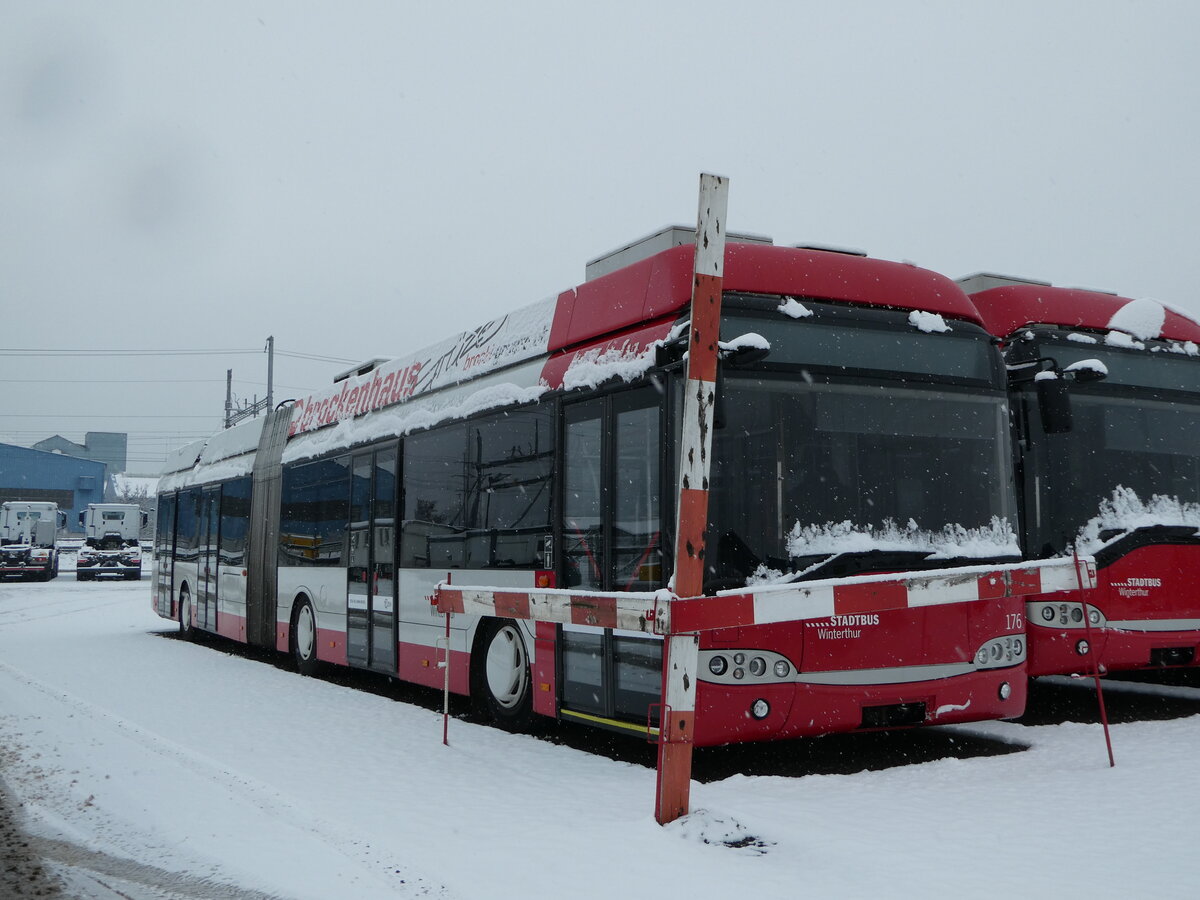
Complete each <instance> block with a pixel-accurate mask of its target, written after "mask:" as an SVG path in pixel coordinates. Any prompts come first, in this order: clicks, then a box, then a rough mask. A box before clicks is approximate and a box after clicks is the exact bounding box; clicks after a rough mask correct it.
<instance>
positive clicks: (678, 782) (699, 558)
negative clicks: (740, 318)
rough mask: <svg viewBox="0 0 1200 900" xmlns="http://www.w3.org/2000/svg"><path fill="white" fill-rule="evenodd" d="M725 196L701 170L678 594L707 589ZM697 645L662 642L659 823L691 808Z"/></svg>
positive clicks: (682, 638) (684, 638) (686, 640)
mask: <svg viewBox="0 0 1200 900" xmlns="http://www.w3.org/2000/svg"><path fill="white" fill-rule="evenodd" d="M728 199H729V181H728V179H725V178H721V177H718V176H716V175H701V176H700V210H699V215H698V217H697V223H696V265H695V277H694V280H693V282H692V321H691V327H690V335H689V340H688V363H687V385H686V389H685V390H684V407H683V427H682V435H681V438H680V452H679V495H678V497H679V500H678V504H677V515H676V528H675V579H674V580H675V585H674V589H675V594H676V596H679V597H696V596H699V595H700V594H701V593H703V590H704V559H705V541H704V532H705V529H706V527H707V525H708V478H709V473H710V471H711V460H710V453H711V450H712V414H713V407H714V403H715V400H716V381H717V342H718V340H719V339H720V326H721V281H722V278H723V276H724V269H725V210H726V207H727V205H728ZM699 647H700V639H699V637H698V636H697V635H695V634H672V635H669V636H668V637H667V638H666V639H665V640H664V641H663V706H662V721H661V722H660V723H659V744H658V785H657V794H656V799H655V806H654V817H655V819H657V820H658V823H659V824H660V825H665V824H667V823H668V822H673V821H675V820H676V819H678V818H679V817H680V816H684V815H687V812H688V798H689V795H690V792H691V780H692V735H693V733H694V730H695V722H694V719H695V711H696V667H697V665H698V663H699Z"/></svg>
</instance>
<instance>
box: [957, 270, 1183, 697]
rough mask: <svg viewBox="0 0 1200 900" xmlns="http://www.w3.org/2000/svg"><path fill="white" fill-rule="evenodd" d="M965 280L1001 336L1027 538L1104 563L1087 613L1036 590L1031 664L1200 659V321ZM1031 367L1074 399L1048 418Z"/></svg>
mask: <svg viewBox="0 0 1200 900" xmlns="http://www.w3.org/2000/svg"><path fill="white" fill-rule="evenodd" d="M961 284H962V285H963V286H964V287H965V288H966V289H967V290H968V291H970V292H971V297H972V300H973V301H974V303H975V305H976V306H977V307H978V308H979V310H980V313H981V315H983V317H984V319H985V321H986V322H987V323H988V327H989V329H990V330H991V331H992V333H993V334H995V335H996V336H997V337H1000V338H1003V340H1004V345H1005V356H1006V359H1007V362H1008V368H1009V373H1010V378H1011V381H1012V397H1013V412H1014V416H1013V427H1014V436H1015V443H1016V448H1017V455H1018V474H1019V483H1020V491H1021V498H1022V528H1021V535H1022V543H1023V549H1024V551H1025V553H1026V555H1027V556H1028V557H1029V558H1031V559H1037V558H1048V557H1053V556H1058V555H1062V554H1066V553H1069V552H1071V551H1072V550H1079V551H1080V552H1084V553H1087V554H1090V555H1094V557H1095V559H1096V564H1097V570H1098V576H1099V585H1098V587H1097V589H1096V590H1095V591H1094V592H1093V593H1092V594H1091V596H1090V598H1089V600H1088V604H1087V608H1086V611H1085V609H1084V605H1083V604H1082V603H1080V602H1078V601H1077V600H1076V599H1075V598H1073V597H1069V596H1064V595H1059V596H1042V597H1034V598H1031V599H1030V600H1029V602H1028V604H1027V618H1028V626H1029V627H1028V634H1029V671H1030V674H1031V675H1035V676H1037V675H1053V674H1080V673H1090V672H1092V671H1093V670H1094V669H1096V670H1098V671H1099V672H1100V673H1104V672H1111V671H1119V670H1131V669H1153V668H1161V667H1173V666H1192V665H1196V664H1197V663H1198V662H1200V652H1198V651H1200V325H1198V324H1197V323H1196V322H1195V321H1193V320H1192V319H1190V318H1188V317H1187V316H1184V315H1182V314H1180V313H1178V312H1175V311H1173V310H1170V309H1165V308H1164V307H1162V306H1161V305H1160V304H1157V303H1155V302H1153V301H1148V300H1131V299H1129V298H1126V297H1119V296H1115V295H1112V294H1104V293H1099V292H1096V291H1085V290H1074V289H1066V288H1056V287H1052V286H1050V285H1048V284H1045V283H1041V282H1029V281H1021V280H1018V279H1010V278H1005V277H1002V276H994V275H980V276H973V277H972V278H969V279H964V280H963V281H962V282H961ZM1068 370H1073V371H1068ZM1081 371H1082V374H1083V376H1085V377H1076V376H1077V375H1078V374H1079V373H1080V372H1081ZM1097 376H1102V377H1097ZM1035 379H1042V380H1043V381H1049V382H1050V385H1049V387H1054V383H1055V382H1057V384H1058V386H1059V388H1058V389H1059V390H1060V391H1061V390H1065V391H1066V392H1067V394H1068V397H1067V399H1069V403H1065V404H1062V412H1060V413H1058V414H1053V413H1052V414H1051V415H1050V417H1049V418H1048V419H1047V418H1044V417H1043V416H1042V415H1041V412H1040V406H1039V397H1038V384H1039V382H1038V380H1035ZM1043 387H1046V385H1045V384H1043ZM1043 405H1044V404H1043ZM1064 415H1065V416H1066V421H1063V420H1062V416H1064ZM1056 418H1058V419H1059V420H1058V421H1055V419H1056ZM1085 614H1086V615H1087V616H1088V617H1089V621H1087V622H1085V621H1084V616H1085ZM1089 631H1090V634H1089Z"/></svg>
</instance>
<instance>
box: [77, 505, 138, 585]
mask: <svg viewBox="0 0 1200 900" xmlns="http://www.w3.org/2000/svg"><path fill="white" fill-rule="evenodd" d="M145 524H146V514H145V513H144V512H142V509H141V507H139V506H138V505H137V504H134V503H89V504H88V508H87V509H85V510H84V511H83V512H81V513H80V514H79V525H80V527H82V528H83V534H84V541H83V546H82V547H80V548H79V556H78V558H77V560H76V562H75V579H76V580H77V581H93V580H95V579H96V578H97V577H100V576H104V577H108V576H116V577H120V578H128V579H131V580H134V581H136V580H137V579H139V578H141V577H142V549H141V545H140V544H139V543H138V536H139V535H140V534H141V530H142V527H143V526H144V525H145Z"/></svg>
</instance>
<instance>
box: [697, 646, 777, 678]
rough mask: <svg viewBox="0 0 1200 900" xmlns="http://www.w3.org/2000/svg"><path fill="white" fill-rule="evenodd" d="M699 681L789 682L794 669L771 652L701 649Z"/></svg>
mask: <svg viewBox="0 0 1200 900" xmlns="http://www.w3.org/2000/svg"><path fill="white" fill-rule="evenodd" d="M700 672H701V673H702V674H701V676H700V678H701V680H702V681H707V682H711V683H715V684H743V685H751V684H780V683H790V682H791V681H792V680H793V679H794V677H795V674H796V667H795V666H793V665H792V662H791V660H789V659H788V658H787V657H786V656H784V655H783V654H782V653H775V652H774V651H771V650H701V651H700Z"/></svg>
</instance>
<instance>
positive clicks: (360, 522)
mask: <svg viewBox="0 0 1200 900" xmlns="http://www.w3.org/2000/svg"><path fill="white" fill-rule="evenodd" d="M370 518H371V454H370V453H359V454H356V455H355V456H354V459H353V461H352V462H351V464H350V525H349V532H348V533H347V535H346V548H347V553H348V556H347V566H346V662H347V663H348V664H349V665H352V666H365V665H367V662H368V659H369V652H370V647H369V640H370V639H369V636H368V634H369V632H368V622H369V617H370V605H371V599H370V595H371V576H372V572H371V527H370V526H371V521H370Z"/></svg>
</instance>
